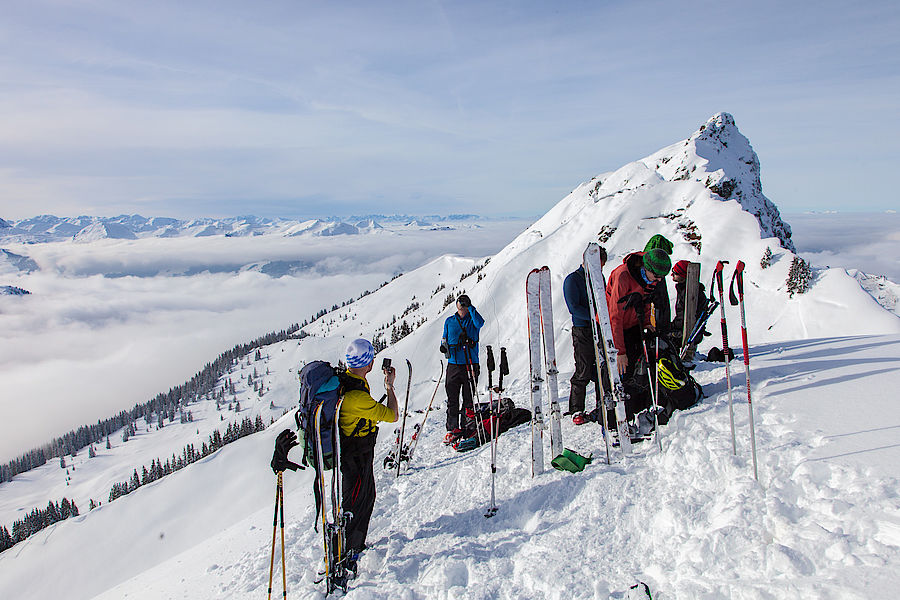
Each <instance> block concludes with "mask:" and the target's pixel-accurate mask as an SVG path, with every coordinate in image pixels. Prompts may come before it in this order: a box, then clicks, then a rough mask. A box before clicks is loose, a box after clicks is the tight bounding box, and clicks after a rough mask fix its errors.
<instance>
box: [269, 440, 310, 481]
mask: <svg viewBox="0 0 900 600" xmlns="http://www.w3.org/2000/svg"><path fill="white" fill-rule="evenodd" d="M296 445H297V434H296V433H294V432H293V431H291V430H290V429H285V430H284V431H282V432H281V433H279V434H278V437H277V438H275V452H274V453H273V454H272V463H271V465H272V470H273V471H275V472H276V473H279V472H282V471H284V470H285V469H290V470H291V471H296V470H297V469H302V468H303V467H302V466H301V465H298V464H297V463H293V462H291V461H289V460H288V457H287V455H288V452H290V451H291V448H293V447H294V446H296Z"/></svg>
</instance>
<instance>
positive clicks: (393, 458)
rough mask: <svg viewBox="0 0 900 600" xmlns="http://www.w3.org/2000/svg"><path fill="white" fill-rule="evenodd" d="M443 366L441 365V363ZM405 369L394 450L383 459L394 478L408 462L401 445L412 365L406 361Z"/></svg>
mask: <svg viewBox="0 0 900 600" xmlns="http://www.w3.org/2000/svg"><path fill="white" fill-rule="evenodd" d="M441 364H442V365H443V363H441ZM406 368H407V369H408V370H409V375H408V376H407V379H406V400H405V401H404V402H403V417H402V418H401V419H400V428H399V429H397V430H395V433H396V438H395V439H394V449H393V450H391V451H390V452H388V455H387V456H385V457H384V468H385V469H395V472H396V477H400V465H401V464H402V463H403V461H406V462H409V454H407V452H406V451H407V448H408V447H407V446H405V445H404V444H403V434H404V433H405V430H406V411H407V409H408V408H409V388H410V386H411V385H412V363H411V362H409V359H407V360H406Z"/></svg>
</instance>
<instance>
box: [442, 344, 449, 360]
mask: <svg viewBox="0 0 900 600" xmlns="http://www.w3.org/2000/svg"><path fill="white" fill-rule="evenodd" d="M441 354H443V355H444V358H447V359H449V358H450V350H448V349H447V346H445V345H444V344H441Z"/></svg>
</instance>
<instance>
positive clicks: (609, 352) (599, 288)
mask: <svg viewBox="0 0 900 600" xmlns="http://www.w3.org/2000/svg"><path fill="white" fill-rule="evenodd" d="M583 260H584V276H585V280H586V283H587V291H588V301H589V303H590V307H591V314H592V315H593V318H592V319H591V329H592V330H593V333H594V348H595V349H596V359H597V381H598V383H599V385H600V387H601V388H602V386H603V384H602V381H603V377H602V376H601V375H602V373H601V370H602V365H603V364H604V363H605V364H606V369H607V373H608V374H609V381H610V386H611V387H612V389H611V390H603V391H602V393H603V398H602V399H600V398H598V399H597V411H598V412H599V413H600V414H601V415H602V417H603V437H604V440H605V442H606V462H607V464H608V463H609V462H610V459H609V446H610V440H609V423H607V416H606V415H607V412H608V409H609V408H611V407H614V408H615V415H616V432H617V433H618V435H619V448H620V449H621V450H622V455H623V456H625V457H627V456H629V455H630V454H631V436H630V434H629V431H628V417H627V415H626V412H625V397H626V394H625V387H624V386H623V385H622V379H621V377H619V365H618V360H617V357H618V354H619V351H618V350H617V349H616V345H615V344H614V343H613V336H612V324H611V322H610V320H609V307H608V306H607V304H606V281H605V280H604V279H603V271H602V265H601V264H600V246H599V245H597V243H596V242H591V243H590V244H588V246H587V248H586V249H585V251H584V256H583Z"/></svg>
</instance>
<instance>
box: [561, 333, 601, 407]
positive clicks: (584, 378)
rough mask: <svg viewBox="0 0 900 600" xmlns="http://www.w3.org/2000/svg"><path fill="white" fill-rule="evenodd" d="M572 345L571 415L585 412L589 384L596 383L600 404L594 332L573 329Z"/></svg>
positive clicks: (595, 387)
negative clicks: (573, 367) (573, 352)
mask: <svg viewBox="0 0 900 600" xmlns="http://www.w3.org/2000/svg"><path fill="white" fill-rule="evenodd" d="M572 344H573V346H574V348H575V373H574V374H573V375H572V378H571V379H569V383H571V384H572V387H571V390H570V391H569V411H568V412H569V413H576V412H582V411H584V397H585V395H586V394H587V384H588V383H590V382H591V381H593V382H594V393H595V394H596V396H595V397H596V398H597V400H598V402H599V400H600V386H599V385H597V356H596V354H595V353H594V332H593V330H592V329H591V328H590V327H572Z"/></svg>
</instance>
